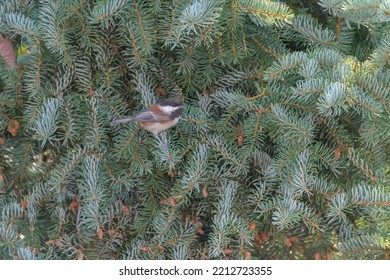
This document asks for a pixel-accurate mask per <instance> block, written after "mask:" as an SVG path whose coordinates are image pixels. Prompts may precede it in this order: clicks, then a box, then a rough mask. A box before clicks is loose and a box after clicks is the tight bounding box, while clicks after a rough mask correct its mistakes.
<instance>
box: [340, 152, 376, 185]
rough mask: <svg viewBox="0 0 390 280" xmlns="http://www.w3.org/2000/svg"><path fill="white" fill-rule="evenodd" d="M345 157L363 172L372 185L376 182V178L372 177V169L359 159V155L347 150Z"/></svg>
mask: <svg viewBox="0 0 390 280" xmlns="http://www.w3.org/2000/svg"><path fill="white" fill-rule="evenodd" d="M347 156H348V158H349V159H350V160H351V161H352V163H353V164H354V165H355V166H356V167H357V168H359V169H360V170H361V171H362V172H363V174H364V175H366V176H367V177H368V178H370V179H371V181H372V182H373V183H377V182H378V178H377V177H376V176H375V175H374V173H373V171H372V169H371V168H370V167H369V166H368V164H367V162H366V161H365V160H364V159H362V158H361V157H360V155H359V153H358V152H357V151H356V150H355V149H353V148H349V149H348V154H347Z"/></svg>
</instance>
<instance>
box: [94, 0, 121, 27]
mask: <svg viewBox="0 0 390 280" xmlns="http://www.w3.org/2000/svg"><path fill="white" fill-rule="evenodd" d="M127 1H128V0H109V1H99V2H98V3H97V4H95V6H94V7H93V10H92V12H91V19H92V20H93V21H95V22H102V21H104V20H107V19H110V18H111V17H113V16H115V15H116V13H118V12H119V11H121V9H122V8H123V7H124V6H125V5H126V4H127Z"/></svg>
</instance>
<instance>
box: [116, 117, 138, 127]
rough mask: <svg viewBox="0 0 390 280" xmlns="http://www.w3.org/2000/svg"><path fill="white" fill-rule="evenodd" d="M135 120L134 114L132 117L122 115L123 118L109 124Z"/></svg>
mask: <svg viewBox="0 0 390 280" xmlns="http://www.w3.org/2000/svg"><path fill="white" fill-rule="evenodd" d="M135 120H137V118H135V117H134V116H132V117H124V118H121V119H118V120H115V121H112V122H111V125H115V124H118V123H125V122H132V121H135Z"/></svg>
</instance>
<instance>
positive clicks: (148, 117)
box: [134, 110, 170, 122]
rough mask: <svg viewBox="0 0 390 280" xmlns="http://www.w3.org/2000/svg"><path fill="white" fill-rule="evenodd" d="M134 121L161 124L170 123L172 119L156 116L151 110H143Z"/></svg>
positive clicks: (165, 116)
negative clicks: (163, 122)
mask: <svg viewBox="0 0 390 280" xmlns="http://www.w3.org/2000/svg"><path fill="white" fill-rule="evenodd" d="M134 119H135V120H137V121H140V122H160V121H169V120H170V118H169V116H167V115H160V114H155V113H153V112H151V111H149V110H143V111H141V112H139V113H138V115H136V116H134Z"/></svg>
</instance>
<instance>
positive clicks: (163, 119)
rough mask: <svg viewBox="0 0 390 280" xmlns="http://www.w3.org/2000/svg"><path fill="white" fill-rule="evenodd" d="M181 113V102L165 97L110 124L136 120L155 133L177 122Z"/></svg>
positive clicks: (177, 99)
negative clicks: (136, 112) (134, 113)
mask: <svg viewBox="0 0 390 280" xmlns="http://www.w3.org/2000/svg"><path fill="white" fill-rule="evenodd" d="M182 113H183V102H181V100H180V99H179V98H176V97H171V98H167V99H165V100H163V101H161V102H159V103H157V104H154V105H151V106H150V107H149V108H148V109H145V110H142V111H140V112H139V113H138V114H136V115H134V116H130V117H124V118H121V119H118V120H115V121H113V122H111V125H115V124H119V123H125V122H131V121H136V122H139V124H140V125H141V126H142V127H143V128H145V129H146V130H148V131H150V132H152V133H153V134H155V135H157V134H158V133H160V132H162V131H164V130H167V129H168V128H170V127H172V126H174V125H176V124H177V122H178V121H179V119H180V116H181V114H182Z"/></svg>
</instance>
